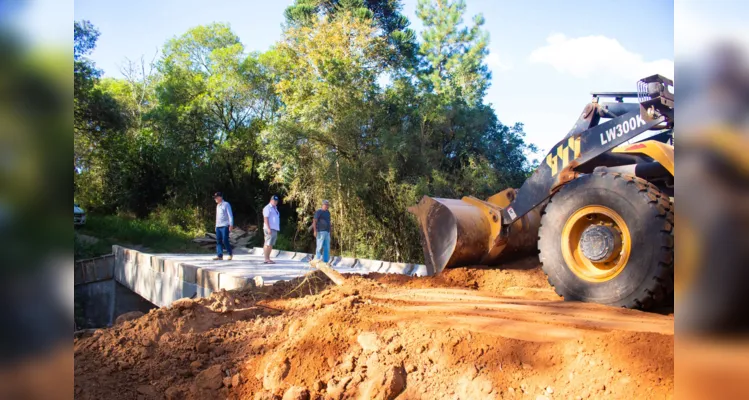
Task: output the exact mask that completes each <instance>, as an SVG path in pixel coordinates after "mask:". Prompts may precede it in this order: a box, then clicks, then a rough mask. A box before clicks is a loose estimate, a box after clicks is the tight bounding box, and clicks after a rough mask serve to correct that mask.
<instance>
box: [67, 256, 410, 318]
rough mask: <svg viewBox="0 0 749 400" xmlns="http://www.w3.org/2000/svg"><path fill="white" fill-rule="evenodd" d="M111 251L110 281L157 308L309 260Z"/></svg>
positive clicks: (347, 265) (355, 263) (362, 266)
mask: <svg viewBox="0 0 749 400" xmlns="http://www.w3.org/2000/svg"><path fill="white" fill-rule="evenodd" d="M112 252H113V253H114V255H115V257H114V276H115V279H116V280H117V281H118V282H120V283H121V284H122V285H124V286H126V287H128V288H129V289H130V290H132V291H134V292H136V293H138V294H139V295H141V296H142V297H144V298H145V299H147V300H149V301H150V302H152V303H153V304H156V305H158V306H165V305H169V304H171V302H173V301H175V300H177V299H180V298H183V297H196V296H197V297H204V296H208V295H210V294H211V293H212V292H215V291H218V290H221V289H226V290H232V289H241V288H244V287H247V286H251V285H258V284H261V285H263V284H264V285H272V284H274V283H276V282H278V281H288V280H291V279H294V278H297V277H300V276H302V275H304V274H306V273H308V272H309V271H311V270H312V268H311V267H310V266H309V260H311V259H312V258H313V256H312V255H311V254H306V253H295V252H286V251H278V250H274V251H273V253H271V258H272V259H273V261H274V262H275V264H264V263H263V254H262V249H260V248H255V249H250V251H248V252H246V253H236V252H235V254H234V258H233V260H231V261H228V260H222V261H214V260H212V258H213V257H214V255H213V254H146V253H142V252H139V251H136V250H132V249H127V248H124V247H121V246H117V245H115V246H112ZM362 261H364V262H362ZM419 267H420V266H419V265H414V264H402V263H390V262H383V261H376V260H357V259H354V258H340V257H336V258H335V264H334V265H333V269H335V270H337V271H338V272H341V273H355V274H367V273H370V272H375V271H378V272H390V273H401V274H403V273H409V272H412V271H413V272H416V271H420V272H421V271H423V270H422V269H421V268H419ZM83 272H84V273H85V272H87V271H83ZM79 279H80V278H79Z"/></svg>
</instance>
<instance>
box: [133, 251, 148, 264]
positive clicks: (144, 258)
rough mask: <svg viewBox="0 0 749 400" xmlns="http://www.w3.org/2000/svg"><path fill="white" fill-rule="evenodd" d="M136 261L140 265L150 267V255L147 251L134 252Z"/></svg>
mask: <svg viewBox="0 0 749 400" xmlns="http://www.w3.org/2000/svg"><path fill="white" fill-rule="evenodd" d="M135 259H136V262H137V263H138V265H139V266H141V267H146V268H151V255H150V254H147V253H141V252H137V253H136V258H135Z"/></svg>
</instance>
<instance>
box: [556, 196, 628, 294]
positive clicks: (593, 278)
mask: <svg viewBox="0 0 749 400" xmlns="http://www.w3.org/2000/svg"><path fill="white" fill-rule="evenodd" d="M596 225H600V226H601V228H605V229H607V231H608V232H610V233H611V234H612V235H613V238H614V244H613V247H611V248H610V249H609V251H608V255H606V256H605V257H603V258H602V259H599V260H591V259H590V258H588V257H587V256H586V255H585V254H584V252H583V248H582V245H581V243H580V239H581V238H582V237H583V232H585V231H586V229H589V228H591V227H595V226H596ZM594 229H599V228H598V227H595V228H594ZM631 249H632V240H631V239H630V235H629V228H628V227H627V224H626V223H625V222H624V219H622V217H621V216H620V215H619V214H618V213H617V212H616V211H614V210H612V209H610V208H608V207H604V206H597V205H596V206H585V207H583V208H581V209H579V210H577V211H575V212H574V213H573V214H572V215H571V216H570V217H569V218H568V219H567V222H566V223H565V224H564V229H563V230H562V255H563V256H564V261H565V262H566V263H567V267H568V268H569V269H570V270H571V271H572V272H573V273H574V274H575V275H577V276H578V277H579V278H580V279H583V280H586V281H588V282H598V283H600V282H607V281H610V280H611V279H614V278H615V277H616V276H617V275H619V274H620V273H621V272H622V271H623V270H624V267H626V266H627V261H629V255H630V252H631Z"/></svg>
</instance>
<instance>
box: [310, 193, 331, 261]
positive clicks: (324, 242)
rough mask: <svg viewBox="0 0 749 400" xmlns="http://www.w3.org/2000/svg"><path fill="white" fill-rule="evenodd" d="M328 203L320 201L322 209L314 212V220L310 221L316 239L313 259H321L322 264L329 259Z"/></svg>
mask: <svg viewBox="0 0 749 400" xmlns="http://www.w3.org/2000/svg"><path fill="white" fill-rule="evenodd" d="M329 207H330V202H329V201H327V200H323V201H322V208H320V209H318V210H317V211H315V218H314V220H313V221H312V228H313V229H314V230H315V238H316V239H317V251H316V252H315V259H316V260H319V259H320V258H321V257H322V260H323V262H325V263H327V262H328V260H329V259H330V211H328V208H329Z"/></svg>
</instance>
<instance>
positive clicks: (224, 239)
mask: <svg viewBox="0 0 749 400" xmlns="http://www.w3.org/2000/svg"><path fill="white" fill-rule="evenodd" d="M213 199H214V200H216V257H214V258H213V259H214V260H223V259H224V252H223V249H222V248H221V246H222V245H223V246H224V247H225V248H226V252H227V253H228V254H229V257H227V260H231V259H232V253H231V244H229V231H231V230H232V229H234V215H233V214H232V212H231V205H229V203H228V202H226V201H224V195H223V194H222V193H221V192H216V193H214V194H213Z"/></svg>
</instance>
